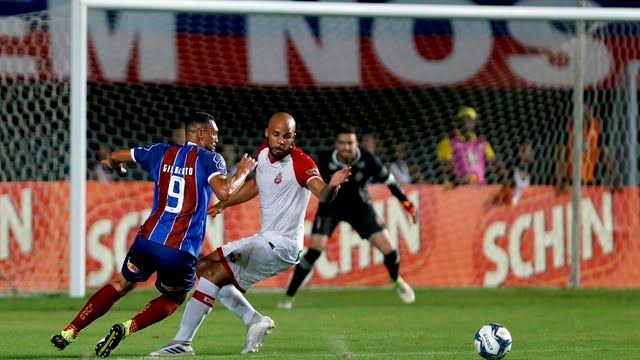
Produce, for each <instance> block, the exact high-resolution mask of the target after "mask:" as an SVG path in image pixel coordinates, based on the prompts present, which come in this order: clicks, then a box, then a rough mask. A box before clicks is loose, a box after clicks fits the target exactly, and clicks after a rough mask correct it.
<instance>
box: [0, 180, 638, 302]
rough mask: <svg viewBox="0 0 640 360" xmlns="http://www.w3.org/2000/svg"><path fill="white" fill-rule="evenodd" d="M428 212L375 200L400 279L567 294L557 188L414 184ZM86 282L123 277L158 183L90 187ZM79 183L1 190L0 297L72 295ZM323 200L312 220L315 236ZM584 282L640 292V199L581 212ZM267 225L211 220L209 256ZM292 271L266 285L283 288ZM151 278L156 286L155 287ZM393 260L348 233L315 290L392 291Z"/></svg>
mask: <svg viewBox="0 0 640 360" xmlns="http://www.w3.org/2000/svg"><path fill="white" fill-rule="evenodd" d="M405 188H406V190H407V192H408V193H409V196H410V198H412V199H413V200H414V201H415V202H417V203H419V204H420V205H419V208H420V222H419V224H416V225H414V224H411V223H410V221H409V219H408V218H407V216H406V215H405V213H404V211H403V209H402V207H401V206H400V204H399V203H398V201H397V200H396V199H395V198H393V196H391V195H390V194H389V191H388V190H387V189H386V187H384V186H380V185H377V186H372V187H371V188H370V192H371V195H372V199H373V200H374V205H375V207H376V210H377V211H378V212H379V214H380V215H381V216H382V217H383V218H384V219H385V220H386V223H387V226H388V229H389V232H390V234H391V238H392V241H394V242H396V243H397V244H398V246H399V249H400V254H401V269H400V270H401V274H402V275H403V277H404V278H405V279H406V280H407V281H408V282H410V283H411V284H413V285H415V286H418V287H531V286H533V287H565V286H566V285H567V284H568V282H569V276H570V269H571V265H570V259H571V246H570V244H569V239H570V231H571V229H570V226H571V222H570V219H571V216H572V215H571V203H570V196H569V195H568V194H565V195H556V194H555V193H554V189H553V188H551V187H543V186H541V187H532V188H529V189H526V190H525V192H524V195H523V196H522V199H521V200H520V202H519V203H518V205H515V206H512V205H495V204H494V199H495V197H496V195H497V194H498V193H499V189H498V188H497V187H493V186H485V187H460V188H455V189H450V188H447V187H444V186H439V185H413V186H407V187H405ZM87 190H88V191H87V263H86V265H87V285H88V286H90V287H97V286H101V285H102V284H104V283H105V282H106V281H108V280H109V279H111V278H113V277H114V276H115V275H116V274H117V273H118V272H119V270H120V265H121V264H122V261H123V259H124V256H125V254H126V252H127V249H128V246H129V244H130V243H131V241H132V240H133V238H134V236H135V234H136V232H137V230H138V226H139V225H140V224H141V222H143V221H144V220H145V219H146V217H147V215H148V213H149V210H150V205H151V200H152V195H153V185H152V184H150V183H142V182H140V183H134V182H120V183H118V182H116V183H111V184H99V183H94V182H90V183H89V184H88V188H87ZM68 196H69V193H68V186H67V184H66V183H63V182H59V183H51V182H49V183H44V182H24V183H3V184H0V272H1V275H2V278H0V291H8V290H10V289H12V288H14V289H16V290H18V291H64V290H65V289H67V288H68V268H69V266H68V261H69V260H68V233H69V229H68V212H69V204H68ZM316 209H317V201H316V200H314V199H312V201H311V202H310V204H309V209H308V211H307V217H306V224H305V225H306V229H307V232H308V231H309V230H310V228H311V223H312V221H313V215H314V214H315V211H316ZM581 213H582V215H581V216H582V219H583V224H584V225H583V227H582V232H581V240H582V242H581V259H582V260H581V265H580V266H581V285H582V286H584V287H590V288H638V287H640V269H639V267H638V266H636V265H635V264H636V263H638V262H639V261H640V241H638V239H640V193H639V191H638V189H637V188H626V189H624V190H623V191H621V192H616V193H611V192H609V191H608V190H607V189H601V188H589V189H586V190H585V191H584V194H583V199H582V203H581ZM259 227H260V213H259V206H258V202H257V199H256V200H253V201H251V202H249V203H247V204H243V205H240V206H236V207H233V208H230V209H227V210H226V211H225V212H224V213H223V215H222V216H218V217H217V218H216V219H209V221H208V226H207V236H206V242H205V247H204V251H205V252H209V251H211V250H213V249H215V248H216V247H217V246H219V244H221V243H222V242H223V241H225V242H228V241H232V240H237V239H240V238H242V237H244V236H248V235H251V234H253V233H255V232H257V231H258V229H259ZM289 275H290V273H289V272H287V273H285V274H281V275H279V276H276V277H273V278H271V279H268V280H265V281H264V282H262V283H260V284H258V286H259V287H284V286H286V284H287V282H288V279H289ZM152 284H153V283H152V282H151V281H150V282H149V283H148V284H147V286H152ZM388 284H389V281H388V279H387V273H386V269H385V268H384V265H383V264H382V256H381V255H380V254H379V253H378V252H377V250H374V249H372V247H371V246H370V244H369V243H368V242H367V241H363V240H361V239H360V238H359V237H358V235H357V234H356V233H355V232H353V231H352V230H351V228H350V227H349V226H348V225H347V224H341V225H340V226H339V227H338V229H337V231H336V233H335V234H334V235H333V237H332V238H331V239H330V242H329V246H328V249H327V251H326V252H325V253H324V254H323V255H322V257H321V258H320V259H319V260H318V262H317V263H316V267H315V270H314V273H313V277H312V279H311V282H310V283H309V284H308V285H307V286H314V287H351V286H367V287H368V286H372V287H377V286H386V285H388Z"/></svg>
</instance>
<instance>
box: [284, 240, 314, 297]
mask: <svg viewBox="0 0 640 360" xmlns="http://www.w3.org/2000/svg"><path fill="white" fill-rule="evenodd" d="M320 254H321V252H320V251H318V250H316V249H309V250H307V253H306V254H304V256H303V257H302V260H300V263H299V264H298V266H296V269H295V270H294V271H293V278H292V279H291V283H290V284H289V288H288V289H287V296H293V295H295V294H296V292H297V291H298V288H300V285H302V282H303V281H304V279H305V278H306V277H307V275H309V272H311V269H313V264H314V263H315V262H316V260H318V258H319V257H320Z"/></svg>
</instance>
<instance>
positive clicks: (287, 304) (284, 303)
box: [278, 298, 293, 310]
mask: <svg viewBox="0 0 640 360" xmlns="http://www.w3.org/2000/svg"><path fill="white" fill-rule="evenodd" d="M292 308H293V299H292V298H286V299H283V300H280V301H278V309H281V310H291V309H292Z"/></svg>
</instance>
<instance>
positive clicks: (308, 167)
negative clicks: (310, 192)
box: [291, 149, 321, 188]
mask: <svg viewBox="0 0 640 360" xmlns="http://www.w3.org/2000/svg"><path fill="white" fill-rule="evenodd" d="M291 158H292V159H293V171H294V172H295V175H296V180H298V184H300V186H302V187H304V188H306V187H307V184H308V183H309V180H311V179H313V178H319V179H321V177H320V170H318V166H317V165H316V163H315V162H314V161H313V159H312V158H311V157H310V156H309V155H307V154H305V153H304V152H302V150H299V149H294V151H292V152H291Z"/></svg>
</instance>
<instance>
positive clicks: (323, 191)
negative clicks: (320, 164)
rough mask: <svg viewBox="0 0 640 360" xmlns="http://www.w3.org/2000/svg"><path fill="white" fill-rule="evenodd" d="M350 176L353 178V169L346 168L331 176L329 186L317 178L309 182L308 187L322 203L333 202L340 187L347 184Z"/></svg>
mask: <svg viewBox="0 0 640 360" xmlns="http://www.w3.org/2000/svg"><path fill="white" fill-rule="evenodd" d="M349 176H351V168H350V167H345V168H342V169H340V170H338V171H336V173H335V174H333V176H331V180H329V183H328V184H327V183H325V182H324V181H322V179H320V178H319V177H317V178H313V179H311V180H309V183H308V184H307V187H308V188H309V190H311V193H312V194H313V195H315V196H316V197H317V198H318V199H320V201H322V202H331V201H332V200H333V199H334V198H335V196H336V194H337V193H338V189H339V188H340V185H342V184H344V183H345V182H347V180H349Z"/></svg>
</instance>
